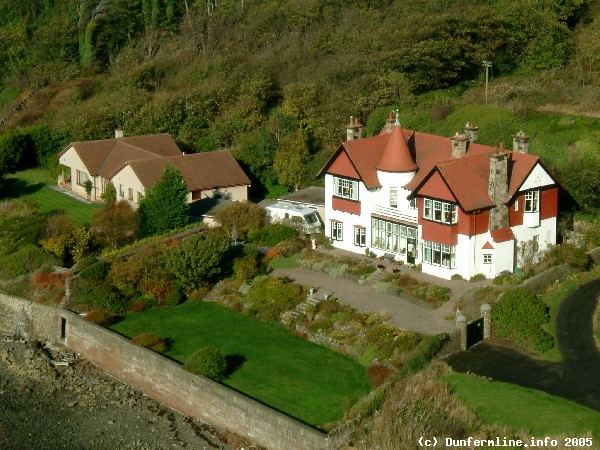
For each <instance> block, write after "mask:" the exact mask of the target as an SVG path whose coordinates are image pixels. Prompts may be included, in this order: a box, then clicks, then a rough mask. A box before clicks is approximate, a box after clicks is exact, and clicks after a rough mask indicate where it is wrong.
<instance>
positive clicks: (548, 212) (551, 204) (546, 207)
mask: <svg viewBox="0 0 600 450" xmlns="http://www.w3.org/2000/svg"><path fill="white" fill-rule="evenodd" d="M556 216H558V188H552V189H546V190H543V191H542V192H541V199H540V219H549V218H551V217H556Z"/></svg>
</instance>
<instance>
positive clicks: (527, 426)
mask: <svg viewBox="0 0 600 450" xmlns="http://www.w3.org/2000/svg"><path fill="white" fill-rule="evenodd" d="M442 379H443V380H444V381H445V382H446V383H448V384H449V385H450V386H451V388H452V390H453V392H454V394H456V395H457V396H458V397H459V398H461V399H462V400H463V401H464V402H465V403H466V404H467V405H468V406H469V407H470V408H471V409H472V410H473V411H474V412H475V414H477V415H478V416H479V418H480V419H481V420H482V421H483V422H484V423H485V424H487V425H494V424H496V425H503V426H507V427H509V428H510V429H512V430H515V431H517V430H526V431H528V432H529V433H531V435H532V436H557V435H561V434H562V435H567V436H583V435H584V434H585V433H587V432H591V433H592V434H593V435H594V439H595V440H596V441H598V439H600V412H598V411H594V410H593V409H590V408H587V407H585V406H582V405H579V404H577V403H574V402H571V401H569V400H565V399H563V398H560V397H555V396H553V395H550V394H547V393H545V392H541V391H537V390H535V389H527V388H524V387H520V386H516V385H514V384H510V383H504V382H501V381H488V380H485V379H482V378H476V377H473V376H471V375H465V374H461V373H451V374H449V375H445V376H443V377H442Z"/></svg>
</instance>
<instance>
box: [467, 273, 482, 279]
mask: <svg viewBox="0 0 600 450" xmlns="http://www.w3.org/2000/svg"><path fill="white" fill-rule="evenodd" d="M481 280H485V275H484V274H482V273H476V274H475V275H473V276H472V277H471V278H469V281H481Z"/></svg>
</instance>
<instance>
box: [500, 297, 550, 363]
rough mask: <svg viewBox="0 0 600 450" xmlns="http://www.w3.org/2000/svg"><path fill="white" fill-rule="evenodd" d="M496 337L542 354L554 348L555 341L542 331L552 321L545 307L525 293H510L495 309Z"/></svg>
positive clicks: (538, 299) (540, 301) (535, 298)
mask: <svg viewBox="0 0 600 450" xmlns="http://www.w3.org/2000/svg"><path fill="white" fill-rule="evenodd" d="M492 311H493V318H494V324H495V327H494V329H495V333H496V334H497V335H498V336H499V337H504V338H508V339H512V340H513V341H515V342H516V343H517V344H519V345H522V346H524V347H526V348H527V349H530V350H533V351H538V352H543V351H547V350H549V349H550V348H552V347H553V346H554V342H553V338H552V337H551V336H550V335H548V333H546V331H544V330H542V329H541V328H540V326H541V325H543V324H545V323H546V322H548V320H550V314H549V312H548V307H547V306H546V304H545V303H544V302H543V301H542V300H541V299H540V298H539V297H538V296H537V295H534V294H531V293H530V292H528V291H526V290H524V289H511V290H508V291H506V292H505V293H504V295H503V296H502V299H501V300H500V301H499V302H498V303H497V304H495V305H494V306H493V309H492Z"/></svg>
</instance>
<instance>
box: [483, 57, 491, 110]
mask: <svg viewBox="0 0 600 450" xmlns="http://www.w3.org/2000/svg"><path fill="white" fill-rule="evenodd" d="M483 67H485V106H487V104H488V80H489V76H488V75H489V71H490V67H492V62H491V61H488V60H487V59H486V60H485V61H483Z"/></svg>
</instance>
